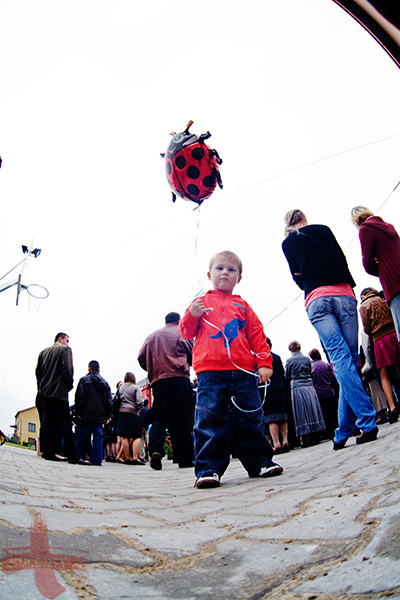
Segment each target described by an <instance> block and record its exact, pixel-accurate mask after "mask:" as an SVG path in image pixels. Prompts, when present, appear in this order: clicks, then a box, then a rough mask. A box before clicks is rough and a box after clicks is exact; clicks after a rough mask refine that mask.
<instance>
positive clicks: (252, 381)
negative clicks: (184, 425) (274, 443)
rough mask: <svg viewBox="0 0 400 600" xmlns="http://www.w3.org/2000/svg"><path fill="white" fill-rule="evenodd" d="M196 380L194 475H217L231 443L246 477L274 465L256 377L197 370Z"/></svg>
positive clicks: (235, 372) (228, 453)
mask: <svg viewBox="0 0 400 600" xmlns="http://www.w3.org/2000/svg"><path fill="white" fill-rule="evenodd" d="M197 381H198V387H197V401H196V412H195V423H194V446H195V448H194V450H195V473H196V476H197V477H202V476H203V475H208V474H210V473H218V475H219V476H220V477H221V476H222V475H223V474H224V472H225V471H226V469H227V467H228V465H229V461H230V456H231V448H232V444H233V449H234V450H235V452H236V456H237V457H238V458H239V460H240V462H241V463H242V465H243V466H244V468H245V469H246V471H247V472H248V474H249V475H250V476H254V475H258V473H259V472H260V469H261V467H263V466H271V465H273V464H275V463H273V462H272V460H271V459H272V456H273V450H272V448H271V445H270V444H269V442H268V440H267V438H266V437H265V435H264V431H263V410H262V407H261V400H260V395H259V392H258V387H257V380H256V377H254V376H253V375H250V374H248V373H244V372H243V371H204V372H202V373H198V375H197ZM232 397H233V398H234V400H233V401H232ZM233 402H234V403H235V404H236V405H237V406H238V407H239V409H238V408H237V407H236V406H234V403H233ZM240 409H241V410H240ZM246 410H247V411H254V412H244V411H246Z"/></svg>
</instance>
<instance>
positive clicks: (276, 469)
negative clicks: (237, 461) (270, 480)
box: [250, 463, 283, 477]
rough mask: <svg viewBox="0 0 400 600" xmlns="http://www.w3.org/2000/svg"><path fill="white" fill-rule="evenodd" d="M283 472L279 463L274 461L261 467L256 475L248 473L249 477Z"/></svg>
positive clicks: (272, 475) (269, 475)
mask: <svg viewBox="0 0 400 600" xmlns="http://www.w3.org/2000/svg"><path fill="white" fill-rule="evenodd" d="M282 472H283V468H282V467H281V465H278V464H277V463H274V464H272V465H269V466H265V467H261V469H260V472H259V473H257V475H250V477H274V476H275V475H280V474H281V473H282Z"/></svg>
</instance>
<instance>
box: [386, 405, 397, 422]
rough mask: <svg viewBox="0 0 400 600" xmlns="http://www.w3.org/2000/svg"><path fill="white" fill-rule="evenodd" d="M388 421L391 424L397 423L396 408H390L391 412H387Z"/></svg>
mask: <svg viewBox="0 0 400 600" xmlns="http://www.w3.org/2000/svg"><path fill="white" fill-rule="evenodd" d="M388 416H389V419H388V420H389V423H390V424H393V423H397V421H398V420H399V413H398V412H397V410H396V409H395V408H394V409H393V410H392V412H389V415H388Z"/></svg>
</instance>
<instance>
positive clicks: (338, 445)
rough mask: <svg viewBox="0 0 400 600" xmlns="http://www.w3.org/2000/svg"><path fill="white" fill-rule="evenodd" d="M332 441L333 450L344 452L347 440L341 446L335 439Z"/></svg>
mask: <svg viewBox="0 0 400 600" xmlns="http://www.w3.org/2000/svg"><path fill="white" fill-rule="evenodd" d="M332 441H333V449H334V450H343V448H344V447H345V445H346V442H347V440H345V441H344V442H342V443H341V444H339V442H337V441H336V440H335V438H333V440H332Z"/></svg>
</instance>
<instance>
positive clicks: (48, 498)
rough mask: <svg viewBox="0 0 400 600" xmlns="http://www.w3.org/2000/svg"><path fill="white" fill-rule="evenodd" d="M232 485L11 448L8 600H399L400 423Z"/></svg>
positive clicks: (0, 554)
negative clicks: (208, 485)
mask: <svg viewBox="0 0 400 600" xmlns="http://www.w3.org/2000/svg"><path fill="white" fill-rule="evenodd" d="M277 461H278V462H279V463H280V464H282V466H283V467H284V473H283V474H282V475H281V476H279V477H274V478H270V479H250V478H248V477H247V474H246V472H245V471H244V469H243V468H242V466H241V464H240V463H239V462H238V461H237V460H232V461H231V465H230V467H229V469H228V471H227V472H226V474H225V476H224V477H223V479H222V485H221V487H220V488H216V489H211V490H197V489H195V488H194V487H193V483H194V475H193V471H192V470H191V469H178V467H177V466H176V465H174V464H173V463H172V462H171V461H168V460H166V459H164V460H163V469H162V471H152V470H151V469H150V467H148V466H146V467H139V466H127V465H120V464H110V463H104V464H103V466H102V467H91V466H80V465H69V464H67V463H53V462H48V461H44V460H43V459H41V458H40V457H38V456H37V455H36V454H35V453H34V452H32V451H29V450H26V449H23V448H15V447H12V446H7V445H5V446H2V447H1V448H0V565H1V570H0V599H6V598H7V599H11V598H14V599H17V598H23V599H24V600H42V599H43V598H48V599H55V598H58V597H59V598H60V600H76V599H82V600H83V599H98V600H119V599H136V598H140V599H145V600H147V599H151V600H198V599H205V600H206V599H209V598H213V599H214V600H242V599H245V600H256V599H257V600H262V599H265V598H270V599H271V600H275V599H280V600H300V599H302V600H304V599H307V600H311V599H314V598H318V599H319V600H338V599H342V598H349V599H351V600H361V599H364V600H367V599H378V598H388V597H390V598H391V599H392V600H395V599H397V600H400V544H399V540H400V535H399V533H400V518H399V516H400V515H399V509H400V488H399V462H400V423H399V424H394V425H389V424H386V425H383V426H381V427H380V432H379V437H378V439H377V441H375V442H371V443H368V444H365V445H362V446H357V445H356V444H355V439H354V438H351V439H350V440H349V442H348V445H347V446H346V448H345V449H344V450H341V451H338V452H334V451H333V450H332V445H331V443H330V442H324V443H322V444H320V445H319V446H315V447H311V448H305V449H296V450H292V451H291V452H290V453H289V454H285V455H281V456H279V457H277Z"/></svg>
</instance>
